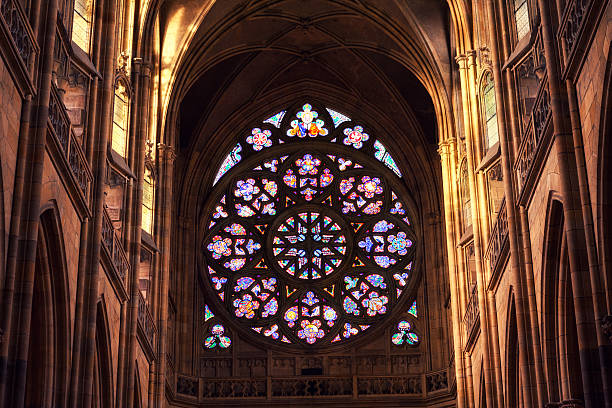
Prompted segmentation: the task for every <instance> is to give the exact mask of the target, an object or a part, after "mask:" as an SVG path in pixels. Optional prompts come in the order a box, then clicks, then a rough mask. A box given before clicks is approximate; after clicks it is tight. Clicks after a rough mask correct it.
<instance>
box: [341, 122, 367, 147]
mask: <svg viewBox="0 0 612 408" xmlns="http://www.w3.org/2000/svg"><path fill="white" fill-rule="evenodd" d="M344 135H345V138H344V144H345V145H347V146H353V147H354V148H355V149H361V148H362V147H363V143H364V142H366V141H368V139H370V136H369V135H368V134H367V133H365V132H364V131H363V127H361V126H355V127H354V128H346V129H344Z"/></svg>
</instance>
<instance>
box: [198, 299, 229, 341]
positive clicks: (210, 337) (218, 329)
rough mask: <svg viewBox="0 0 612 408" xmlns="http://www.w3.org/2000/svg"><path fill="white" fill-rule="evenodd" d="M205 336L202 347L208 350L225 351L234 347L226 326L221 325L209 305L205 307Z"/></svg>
mask: <svg viewBox="0 0 612 408" xmlns="http://www.w3.org/2000/svg"><path fill="white" fill-rule="evenodd" d="M203 320H204V326H205V330H204V332H205V336H204V341H203V342H202V347H204V348H205V349H207V350H225V349H228V348H229V347H230V346H231V345H232V339H231V338H230V337H229V333H228V332H227V329H226V328H225V326H224V325H222V324H221V323H219V322H218V321H217V319H216V318H215V314H214V313H213V312H212V311H211V310H210V307H209V306H208V305H204V318H203Z"/></svg>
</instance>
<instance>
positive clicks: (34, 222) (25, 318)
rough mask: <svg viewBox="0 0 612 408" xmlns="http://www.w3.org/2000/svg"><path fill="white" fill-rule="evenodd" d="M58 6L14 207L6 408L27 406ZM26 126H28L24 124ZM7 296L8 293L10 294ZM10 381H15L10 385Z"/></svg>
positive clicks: (53, 3)
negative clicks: (15, 233) (15, 226)
mask: <svg viewBox="0 0 612 408" xmlns="http://www.w3.org/2000/svg"><path fill="white" fill-rule="evenodd" d="M57 5H58V0H49V2H48V3H46V5H45V6H42V7H40V9H39V12H40V13H41V14H42V15H44V16H45V18H44V19H43V18H41V19H40V22H41V30H40V31H39V33H38V34H39V35H38V40H39V42H40V44H41V45H42V47H41V48H42V53H41V56H40V72H39V74H40V76H39V85H40V88H39V90H38V94H37V95H36V98H35V100H34V106H33V111H32V112H31V113H32V117H31V118H30V122H29V125H30V129H29V132H28V136H29V137H28V140H27V143H28V144H27V145H26V146H24V148H25V149H26V150H25V151H24V153H25V156H26V157H25V161H26V163H25V168H24V169H23V180H19V179H16V180H15V182H19V181H22V182H23V186H22V187H18V188H19V190H20V192H22V194H23V195H22V196H21V197H20V198H22V199H23V200H22V201H21V202H15V201H14V205H18V206H20V207H23V209H22V210H21V212H20V213H19V215H20V220H19V223H18V225H19V227H18V236H19V239H18V240H14V243H13V245H17V247H16V249H15V257H16V258H15V259H13V258H11V259H9V265H7V266H11V267H13V268H14V269H13V270H12V271H10V272H8V273H7V276H8V277H9V281H7V287H5V295H12V297H11V298H9V299H6V302H8V304H7V306H8V307H7V309H8V310H6V311H5V315H4V316H3V318H4V317H5V318H6V320H5V321H3V323H5V330H6V334H5V335H6V337H7V341H5V342H4V343H5V344H6V345H4V344H3V347H2V362H1V366H0V369H1V370H2V371H0V375H1V378H2V382H1V383H0V384H1V387H2V388H0V398H2V399H1V400H0V405H1V404H2V403H3V402H4V403H5V404H6V406H16V407H17V406H23V404H24V401H25V387H26V375H27V366H28V361H27V358H28V351H29V343H30V341H29V339H30V322H31V318H32V296H33V289H34V273H35V268H36V249H37V246H38V229H39V225H40V201H41V192H42V176H43V167H44V159H45V148H46V139H47V121H48V119H49V101H50V98H51V87H52V76H53V49H54V46H55V28H56V24H57ZM21 126H25V123H24V121H23V120H22V123H21ZM20 130H21V128H20ZM24 134H25V129H24ZM21 144H22V143H21V141H20V145H21ZM17 166H18V168H19V167H20V166H19V163H18V164H17ZM15 198H16V197H15ZM15 198H14V200H15ZM15 238H16V237H15ZM9 256H10V254H9ZM13 265H14V266H13ZM13 279H14V280H13ZM8 285H10V286H8ZM13 285H14V286H13ZM13 289H14V291H13ZM7 290H8V293H7V292H6V291H7ZM15 306H16V307H15ZM3 320H4V319H3ZM9 379H12V383H10V384H9ZM41 392H42V391H41Z"/></svg>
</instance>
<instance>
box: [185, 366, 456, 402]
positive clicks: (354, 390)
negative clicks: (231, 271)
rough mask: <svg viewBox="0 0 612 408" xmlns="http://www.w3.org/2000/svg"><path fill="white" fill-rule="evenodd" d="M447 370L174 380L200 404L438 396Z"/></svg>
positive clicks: (445, 384) (444, 388)
mask: <svg viewBox="0 0 612 408" xmlns="http://www.w3.org/2000/svg"><path fill="white" fill-rule="evenodd" d="M448 380H449V370H446V369H445V370H442V371H437V372H429V373H425V374H414V375H396V376H389V375H386V376H385V375H380V376H296V377H231V378H219V377H213V378H205V379H204V378H198V377H191V376H186V375H181V374H179V375H177V376H176V383H175V384H176V394H177V396H178V397H179V398H181V397H186V398H187V399H196V400H199V401H201V402H204V401H210V400H217V399H233V398H243V399H244V398H250V399H259V400H262V399H275V400H280V399H284V398H305V399H310V400H312V399H313V398H326V397H332V398H353V397H378V398H380V397H382V396H394V397H404V396H405V397H410V398H413V397H416V398H425V397H427V396H428V394H430V393H431V394H432V395H435V396H439V393H440V392H448V391H449V384H448Z"/></svg>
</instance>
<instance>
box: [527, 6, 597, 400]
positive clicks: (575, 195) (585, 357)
mask: <svg viewBox="0 0 612 408" xmlns="http://www.w3.org/2000/svg"><path fill="white" fill-rule="evenodd" d="M537 3H538V7H539V11H540V17H541V24H542V39H543V41H542V42H543V45H544V57H545V60H546V71H547V73H548V77H547V81H548V83H547V85H548V89H549V93H550V107H551V110H552V126H553V149H554V150H553V152H554V153H555V154H556V158H557V162H558V166H559V176H560V179H561V183H560V184H561V194H562V196H563V200H564V201H563V215H564V231H565V235H566V238H567V248H568V255H569V264H570V265H569V266H570V275H571V283H572V292H573V298H574V313H575V316H576V330H577V332H578V339H577V341H578V348H579V351H580V366H581V370H582V386H583V391H584V399H585V401H584V402H585V405H586V406H587V407H601V406H603V405H604V395H603V392H602V389H603V387H602V382H601V370H600V367H599V364H598V363H599V348H598V347H597V340H598V339H597V338H594V337H595V336H593V334H597V335H598V336H597V337H598V338H599V339H601V333H600V330H599V329H597V328H596V324H595V315H594V311H593V303H592V302H593V300H592V294H593V287H591V282H590V280H589V276H590V271H589V259H588V258H589V254H588V248H587V245H586V243H585V241H586V235H585V222H584V219H583V212H582V208H581V207H582V206H581V202H580V182H579V177H578V168H577V167H578V166H577V162H576V155H575V154H574V148H575V146H574V144H573V140H572V132H571V127H570V123H569V121H568V116H569V115H570V114H571V112H569V109H568V101H567V93H566V89H563V88H562V87H561V77H560V73H559V61H560V60H559V54H558V50H557V48H556V37H555V34H554V33H553V27H552V22H551V16H550V12H551V11H550V4H549V2H548V1H546V0H538V2H537Z"/></svg>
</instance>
